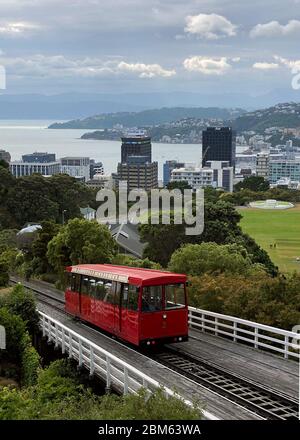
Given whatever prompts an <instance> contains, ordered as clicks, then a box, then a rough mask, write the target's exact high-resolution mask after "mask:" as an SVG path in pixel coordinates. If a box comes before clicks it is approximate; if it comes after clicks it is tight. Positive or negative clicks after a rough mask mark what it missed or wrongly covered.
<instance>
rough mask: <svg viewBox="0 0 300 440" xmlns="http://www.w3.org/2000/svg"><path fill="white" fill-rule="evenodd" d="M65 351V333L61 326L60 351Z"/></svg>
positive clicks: (63, 352)
mask: <svg viewBox="0 0 300 440" xmlns="http://www.w3.org/2000/svg"><path fill="white" fill-rule="evenodd" d="M65 351H66V335H65V329H64V328H63V327H62V329H61V352H62V354H65Z"/></svg>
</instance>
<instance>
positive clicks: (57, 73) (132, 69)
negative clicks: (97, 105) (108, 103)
mask: <svg viewBox="0 0 300 440" xmlns="http://www.w3.org/2000/svg"><path fill="white" fill-rule="evenodd" d="M1 63H2V64H3V65H4V66H5V67H6V68H7V69H8V71H9V72H10V73H12V74H14V75H17V76H19V77H20V76H25V75H26V76H32V77H70V76H79V77H85V78H93V77H95V78H97V77H112V76H117V75H124V74H126V73H128V74H130V75H132V74H134V75H137V76H138V77H140V78H154V77H163V78H168V77H171V76H173V75H175V74H176V72H175V70H166V69H163V68H162V67H161V66H160V65H159V64H144V63H135V64H134V63H131V64H130V63H126V62H125V61H121V62H120V59H119V57H114V58H111V59H109V60H103V59H99V58H90V57H86V58H79V59H71V58H66V57H65V56H63V55H55V56H45V55H41V54H38V55H34V56H32V57H29V58H21V57H18V58H4V57H3V58H2V59H1Z"/></svg>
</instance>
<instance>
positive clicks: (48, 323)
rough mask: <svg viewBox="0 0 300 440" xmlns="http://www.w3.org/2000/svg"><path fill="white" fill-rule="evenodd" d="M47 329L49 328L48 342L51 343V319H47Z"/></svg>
mask: <svg viewBox="0 0 300 440" xmlns="http://www.w3.org/2000/svg"><path fill="white" fill-rule="evenodd" d="M47 327H48V335H47V336H48V342H51V324H50V321H49V319H47Z"/></svg>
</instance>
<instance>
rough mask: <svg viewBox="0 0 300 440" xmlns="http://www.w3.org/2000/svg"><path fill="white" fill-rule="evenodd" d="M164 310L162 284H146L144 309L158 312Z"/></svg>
mask: <svg viewBox="0 0 300 440" xmlns="http://www.w3.org/2000/svg"><path fill="white" fill-rule="evenodd" d="M159 310H162V286H146V287H144V288H143V295H142V311H143V312H157V311H159Z"/></svg>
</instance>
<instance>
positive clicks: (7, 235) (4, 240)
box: [0, 229, 18, 253]
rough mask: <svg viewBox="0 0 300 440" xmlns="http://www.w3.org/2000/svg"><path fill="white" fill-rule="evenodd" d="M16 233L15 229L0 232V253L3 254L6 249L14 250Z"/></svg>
mask: <svg viewBox="0 0 300 440" xmlns="http://www.w3.org/2000/svg"><path fill="white" fill-rule="evenodd" d="M17 232H18V231H17V230H16V229H3V230H2V231H0V253H1V252H5V251H7V250H8V249H16V247H17V237H16V234H17Z"/></svg>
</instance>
